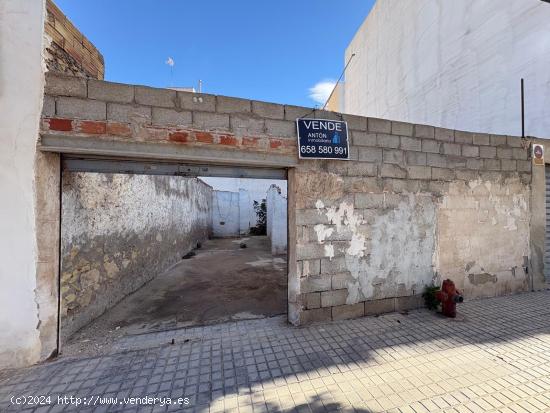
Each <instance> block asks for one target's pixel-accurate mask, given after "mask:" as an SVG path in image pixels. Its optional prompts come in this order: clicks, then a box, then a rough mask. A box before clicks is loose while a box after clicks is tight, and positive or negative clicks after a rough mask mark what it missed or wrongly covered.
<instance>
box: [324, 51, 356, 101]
mask: <svg viewBox="0 0 550 413" xmlns="http://www.w3.org/2000/svg"><path fill="white" fill-rule="evenodd" d="M354 57H355V53H353V54H352V55H351V56H350V58H349V60H348V62H347V63H346V66H345V67H344V70H342V74H341V75H340V77H339V78H338V81H337V82H336V83H335V84H334V87H333V88H332V92H330V95H329V96H328V99H327V101H326V102H325V104H324V106H323V110H325V108H326V107H327V105H328V102H330V98H331V97H332V95H333V94H334V91H335V90H336V88H337V87H338V83H340V81H341V80H342V78H343V77H344V73H346V69H347V68H348V66H349V64H350V63H351V59H353V58H354Z"/></svg>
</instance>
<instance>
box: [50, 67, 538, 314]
mask: <svg viewBox="0 0 550 413" xmlns="http://www.w3.org/2000/svg"><path fill="white" fill-rule="evenodd" d="M303 116H311V117H317V118H325V119H343V120H345V121H347V122H348V129H349V130H350V139H351V147H350V158H351V159H350V160H349V161H327V160H317V161H316V160H300V159H298V156H297V144H296V124H295V120H296V118H298V117H303ZM40 145H41V149H42V150H49V151H70V152H74V153H95V154H98V155H101V154H109V155H111V156H112V155H116V156H126V157H130V156H131V157H144V158H150V159H158V158H162V159H173V160H181V159H185V160H190V161H196V162H202V163H224V164H232V165H235V166H241V167H242V166H249V167H254V166H255V167H280V168H287V169H288V179H289V181H288V184H289V189H288V202H289V216H288V221H289V240H290V242H289V245H288V259H289V277H288V279H289V287H288V291H289V319H290V321H291V322H293V323H303V322H309V321H313V320H327V319H334V320H336V319H340V318H349V317H357V316H361V315H364V314H375V313H380V312H384V311H393V310H396V309H402V308H410V307H415V306H418V305H420V298H419V297H420V294H421V293H422V290H423V288H424V287H425V286H426V285H429V284H432V283H434V282H435V283H438V282H440V281H441V279H443V278H451V279H453V280H455V282H456V283H457V284H458V287H459V288H464V289H465V293H466V298H467V299H470V298H475V297H480V296H490V295H497V294H505V293H512V292H517V291H525V290H526V289H527V287H528V276H527V274H526V272H525V271H524V269H523V266H524V264H525V260H524V257H528V256H529V224H528V223H529V216H530V204H529V200H530V182H531V162H530V160H529V159H528V149H527V147H528V145H526V142H523V141H522V140H521V139H520V138H517V137H512V136H502V135H487V134H476V133H468V132H461V131H454V130H449V129H442V128H434V127H431V126H426V125H414V124H407V123H401V122H394V121H389V120H383V119H375V118H365V117H357V116H351V115H340V114H337V113H333V112H324V111H317V110H312V109H308V108H301V107H295V106H288V105H276V104H272V103H265V102H257V101H250V100H246V99H236V98H228V97H223V96H213V95H205V94H194V93H185V92H176V91H171V90H164V89H153V88H146V87H143V86H132V85H118V84H111V83H107V82H98V81H92V80H90V81H86V80H83V79H75V78H63V77H50V78H49V79H48V83H47V96H46V103H45V112H44V116H43V122H42V138H41V142H40Z"/></svg>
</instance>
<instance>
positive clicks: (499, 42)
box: [344, 0, 550, 138]
mask: <svg viewBox="0 0 550 413" xmlns="http://www.w3.org/2000/svg"><path fill="white" fill-rule="evenodd" d="M352 53H357V54H356V56H355V58H354V60H353V62H352V63H351V64H350V66H349V68H348V70H347V72H346V82H345V93H344V99H345V104H344V109H345V111H346V112H348V113H353V114H357V115H364V116H372V117H380V118H387V119H392V120H400V121H405V122H413V123H421V124H429V125H435V126H442V127H446V128H451V129H459V130H465V131H472V132H486V133H495V134H507V135H520V134H521V121H520V119H521V118H520V78H522V77H523V78H525V82H526V115H527V116H526V133H527V134H528V135H532V136H538V137H541V138H550V116H548V108H549V107H550V70H549V68H550V4H548V3H545V2H543V1H540V0H514V1H502V0H460V1H447V0H414V1H407V0H383V1H378V2H377V3H376V5H375V6H374V8H373V9H372V11H371V12H370V14H369V16H368V18H367V19H366V20H365V22H364V23H363V25H362V26H361V28H360V29H359V31H358V32H357V33H356V35H355V37H354V39H353V40H352V42H351V43H350V45H349V47H348V48H347V50H346V57H345V61H347V60H348V59H349V57H350V56H351V54H352Z"/></svg>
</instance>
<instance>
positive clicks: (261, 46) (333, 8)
mask: <svg viewBox="0 0 550 413" xmlns="http://www.w3.org/2000/svg"><path fill="white" fill-rule="evenodd" d="M55 1H56V4H57V5H58V6H59V7H60V8H61V9H62V10H63V12H64V13H65V14H66V15H67V16H68V17H69V18H70V19H71V20H72V21H73V23H74V24H75V25H76V26H77V27H78V28H79V29H80V30H81V31H82V32H83V33H84V34H85V35H86V36H87V37H88V38H89V39H90V40H91V41H92V43H94V44H95V45H96V47H97V48H98V49H99V50H100V51H101V52H102V53H103V56H104V57H105V65H106V74H105V78H106V80H111V81H115V82H123V83H133V84H144V85H150V86H157V87H166V86H195V87H196V85H197V84H198V81H199V79H202V80H203V91H204V92H207V93H213V94H220V95H228V96H239V97H245V98H252V99H259V100H265V101H271V102H278V103H289V104H295V105H304V106H314V105H315V102H314V100H313V99H312V98H311V97H310V95H311V92H310V88H312V87H314V86H315V85H316V84H318V83H319V82H323V81H324V80H336V79H337V78H338V76H339V75H340V73H341V71H342V69H343V66H344V51H345V48H346V47H347V45H348V43H349V42H350V40H351V39H352V37H353V35H354V34H355V32H356V30H357V29H358V28H359V26H360V25H361V23H362V22H363V20H364V19H365V17H366V16H367V14H368V12H369V11H370V9H371V7H372V5H373V3H374V0H344V1H334V0H333V1H328V0H279V1H262V0H235V1H228V0H199V1H197V0H179V1H178V0H116V1H114V0H55ZM168 57H172V58H173V60H174V62H175V65H174V67H173V75H171V73H170V67H169V66H168V65H167V64H166V61H167V59H168ZM321 89H322V87H321Z"/></svg>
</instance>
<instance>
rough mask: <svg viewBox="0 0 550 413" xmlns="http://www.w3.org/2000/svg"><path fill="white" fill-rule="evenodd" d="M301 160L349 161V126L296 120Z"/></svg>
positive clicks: (319, 120) (312, 120)
mask: <svg viewBox="0 0 550 413" xmlns="http://www.w3.org/2000/svg"><path fill="white" fill-rule="evenodd" d="M296 127H297V128H298V154H299V157H300V158H301V159H306V158H307V159H349V140H348V125H347V124H346V122H343V121H337V120H328V119H296Z"/></svg>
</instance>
